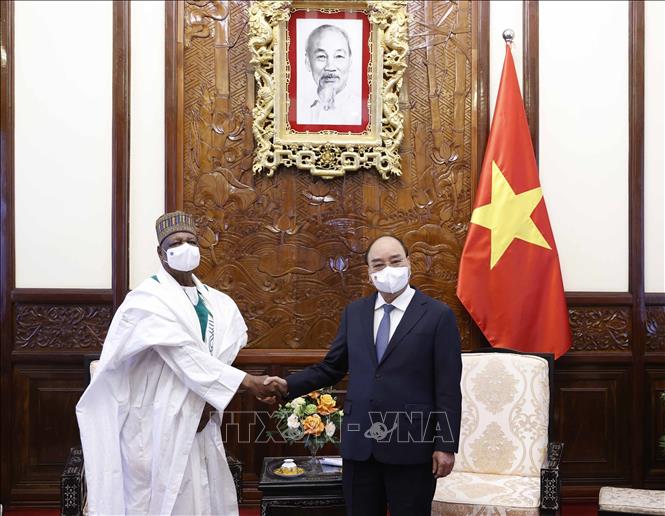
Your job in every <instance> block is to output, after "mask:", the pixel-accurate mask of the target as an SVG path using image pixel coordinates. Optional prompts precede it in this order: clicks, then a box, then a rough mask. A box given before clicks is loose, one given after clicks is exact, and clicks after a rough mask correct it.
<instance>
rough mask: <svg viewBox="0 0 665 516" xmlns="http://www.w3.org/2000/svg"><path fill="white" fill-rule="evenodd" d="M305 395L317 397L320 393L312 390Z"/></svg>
mask: <svg viewBox="0 0 665 516" xmlns="http://www.w3.org/2000/svg"><path fill="white" fill-rule="evenodd" d="M307 396H309V397H310V398H314V399H317V398H318V397H319V396H321V395H320V394H319V393H318V392H317V391H312V392H310V393H309V394H308V395H307Z"/></svg>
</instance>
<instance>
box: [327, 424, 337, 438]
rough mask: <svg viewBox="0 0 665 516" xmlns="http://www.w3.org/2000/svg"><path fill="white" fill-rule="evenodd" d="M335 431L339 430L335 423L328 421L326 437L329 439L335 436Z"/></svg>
mask: <svg viewBox="0 0 665 516" xmlns="http://www.w3.org/2000/svg"><path fill="white" fill-rule="evenodd" d="M335 430H337V427H336V426H335V423H333V422H332V421H328V423H327V424H326V435H327V436H328V437H332V436H333V435H335Z"/></svg>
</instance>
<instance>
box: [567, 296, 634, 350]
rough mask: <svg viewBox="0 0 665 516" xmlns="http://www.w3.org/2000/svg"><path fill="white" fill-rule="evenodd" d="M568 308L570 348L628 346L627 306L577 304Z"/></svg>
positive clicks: (624, 347)
mask: <svg viewBox="0 0 665 516" xmlns="http://www.w3.org/2000/svg"><path fill="white" fill-rule="evenodd" d="M568 312H569V315H570V331H571V332H572V334H573V345H572V348H571V350H572V351H628V350H630V337H631V320H630V307H613V306H593V307H579V306H578V307H574V308H570V309H569V311H568Z"/></svg>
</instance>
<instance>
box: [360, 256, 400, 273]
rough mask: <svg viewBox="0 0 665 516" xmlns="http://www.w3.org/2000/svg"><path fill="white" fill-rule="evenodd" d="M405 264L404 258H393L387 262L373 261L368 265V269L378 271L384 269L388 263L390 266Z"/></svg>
mask: <svg viewBox="0 0 665 516" xmlns="http://www.w3.org/2000/svg"><path fill="white" fill-rule="evenodd" d="M405 264H406V258H399V259H395V260H390V262H388V263H373V264H371V265H370V266H369V270H370V271H372V272H379V271H382V270H383V269H385V268H386V267H387V266H388V265H390V266H391V267H401V266H403V265H405Z"/></svg>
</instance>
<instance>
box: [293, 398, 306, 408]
mask: <svg viewBox="0 0 665 516" xmlns="http://www.w3.org/2000/svg"><path fill="white" fill-rule="evenodd" d="M304 404H305V399H304V398H295V399H293V400H292V401H291V405H293V406H294V407H299V406H300V405H304Z"/></svg>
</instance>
